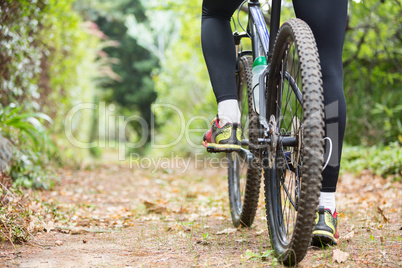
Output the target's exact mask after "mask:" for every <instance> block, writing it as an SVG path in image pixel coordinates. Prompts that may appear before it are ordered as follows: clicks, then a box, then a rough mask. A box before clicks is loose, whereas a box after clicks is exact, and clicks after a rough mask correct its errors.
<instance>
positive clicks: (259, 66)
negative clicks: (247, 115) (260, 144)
mask: <svg viewBox="0 0 402 268" xmlns="http://www.w3.org/2000/svg"><path fill="white" fill-rule="evenodd" d="M266 66H267V59H266V58H265V57H264V56H260V57H258V58H256V59H255V61H254V63H253V106H254V111H256V112H257V113H258V114H259V113H260V87H259V84H260V75H261V73H262V71H263V70H264V69H265V67H266Z"/></svg>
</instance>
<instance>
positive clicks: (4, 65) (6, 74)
mask: <svg viewBox="0 0 402 268" xmlns="http://www.w3.org/2000/svg"><path fill="white" fill-rule="evenodd" d="M34 3H35V4H34ZM44 5H45V1H43V0H39V1H36V0H19V1H11V0H7V1H1V3H0V25H1V29H0V70H1V71H0V103H1V104H2V105H3V106H6V105H8V104H9V103H11V102H18V103H21V102H23V101H25V100H27V99H28V100H31V99H32V97H33V98H35V97H37V96H38V85H37V79H38V73H39V72H40V61H41V56H42V54H41V48H40V47H41V43H40V38H39V34H40V31H41V29H42V27H43V25H42V24H41V23H40V21H41V20H42V18H43V8H44ZM27 103H28V102H27ZM32 105H34V104H32Z"/></svg>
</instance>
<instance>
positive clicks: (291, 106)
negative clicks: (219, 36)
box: [207, 0, 324, 265]
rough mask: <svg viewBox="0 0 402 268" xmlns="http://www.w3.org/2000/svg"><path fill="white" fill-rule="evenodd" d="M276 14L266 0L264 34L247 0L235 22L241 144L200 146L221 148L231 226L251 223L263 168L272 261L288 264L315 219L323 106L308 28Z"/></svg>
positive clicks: (276, 5) (303, 247)
mask: <svg viewBox="0 0 402 268" xmlns="http://www.w3.org/2000/svg"><path fill="white" fill-rule="evenodd" d="M245 2H246V1H244V2H243V3H242V4H241V5H240V7H239V10H240V8H241V7H242V6H243V5H244V3H245ZM280 12H281V0H272V5H271V23H270V33H271V35H270V34H269V32H268V28H267V26H266V24H265V22H264V17H263V14H262V12H261V9H260V3H259V1H258V0H249V1H248V26H247V29H246V30H245V29H244V28H243V26H241V23H240V20H239V24H240V26H241V27H242V28H243V30H244V32H242V33H238V32H235V33H234V40H235V44H236V51H237V66H236V77H237V90H238V100H239V106H240V110H241V112H242V117H241V121H242V122H241V123H242V125H243V128H244V139H242V147H241V148H240V149H230V148H227V149H217V148H214V147H213V146H210V147H207V150H208V151H209V152H226V154H227V158H228V182H229V202H230V208H231V216H232V221H233V224H234V226H235V227H238V226H243V227H248V226H251V224H252V223H253V221H254V217H255V214H256V211H257V206H258V198H259V193H260V184H261V176H262V170H263V171H264V184H265V185H264V191H265V203H266V207H265V209H266V217H267V224H268V228H269V234H270V240H271V245H272V248H273V249H274V251H275V254H276V257H277V258H278V259H279V261H281V262H282V263H284V264H285V265H293V264H296V263H298V262H300V261H301V260H302V259H303V258H304V256H305V255H306V253H307V249H308V247H309V245H310V243H311V238H312V230H313V227H314V224H315V217H316V216H315V215H316V211H317V207H318V198H319V192H320V188H321V171H322V166H323V154H324V142H323V141H324V104H323V89H322V81H321V71H320V63H319V57H318V51H317V47H316V44H315V40H314V36H313V33H312V31H311V29H310V28H309V26H308V25H307V24H306V23H305V22H303V21H302V20H300V19H291V20H288V21H286V22H285V23H283V25H282V26H281V28H279V22H280ZM238 13H239V11H238ZM270 36H271V37H272V36H274V37H276V39H274V38H270ZM243 38H250V39H251V44H252V49H251V50H248V51H247V50H243V49H242V46H241V40H242V39H243ZM258 56H264V57H265V58H266V60H267V62H268V65H267V66H266V67H265V69H264V71H263V72H262V73H261V75H260V78H259V87H258V90H259V91H258V94H259V96H260V97H259V103H258V105H259V111H257V110H256V108H255V107H256V103H255V102H254V99H253V93H254V92H253V88H252V82H251V80H252V75H253V74H252V67H251V65H252V63H253V61H254V60H255V59H256V58H257V57H258ZM242 181H243V182H244V181H245V185H241V184H242Z"/></svg>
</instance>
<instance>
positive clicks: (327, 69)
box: [293, 0, 348, 229]
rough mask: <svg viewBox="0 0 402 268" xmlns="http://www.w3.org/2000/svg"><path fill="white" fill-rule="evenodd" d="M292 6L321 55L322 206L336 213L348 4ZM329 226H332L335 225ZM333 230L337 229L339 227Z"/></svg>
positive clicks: (323, 1)
mask: <svg viewBox="0 0 402 268" xmlns="http://www.w3.org/2000/svg"><path fill="white" fill-rule="evenodd" d="M293 4H294V8H295V13H296V16H297V17H298V18H301V19H302V20H304V21H305V22H307V24H308V25H309V26H310V28H311V29H312V31H313V33H314V37H315V39H316V42H317V47H318V52H319V54H320V61H321V67H322V76H323V77H322V79H323V88H324V104H325V132H326V136H327V137H329V138H330V139H331V141H332V155H331V158H330V160H329V163H328V166H327V167H326V168H325V170H324V171H323V172H322V176H323V182H322V189H321V196H320V205H323V206H324V207H325V208H330V209H331V211H332V213H334V212H335V190H336V184H337V181H338V176H339V168H340V160H341V153H342V143H343V137H344V132H345V123H346V102H345V95H344V92H343V65H342V49H343V42H344V36H345V30H346V21H347V4H348V2H347V0H339V1H332V0H310V1H301V0H293ZM327 145H328V144H327ZM320 211H322V210H320ZM335 216H336V215H335ZM323 218H325V217H323ZM330 224H332V225H333V223H330ZM335 225H336V224H335ZM334 227H335V229H336V226H334Z"/></svg>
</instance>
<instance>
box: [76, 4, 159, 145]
mask: <svg viewBox="0 0 402 268" xmlns="http://www.w3.org/2000/svg"><path fill="white" fill-rule="evenodd" d="M75 9H76V10H78V11H79V12H80V13H81V14H82V15H83V16H84V17H86V18H89V19H91V20H93V21H94V22H95V23H96V24H97V25H98V26H99V29H100V30H101V31H102V32H103V33H104V34H105V38H108V39H110V40H115V45H113V46H109V47H106V48H104V52H106V53H107V55H108V56H109V57H111V58H112V59H113V63H114V64H113V66H112V68H113V71H114V72H115V73H116V74H117V77H116V79H114V80H109V81H106V82H103V83H102V84H101V87H102V88H103V89H104V90H105V93H104V94H102V97H103V100H106V101H107V102H108V103H116V104H117V105H119V106H121V109H119V110H120V111H125V112H124V113H123V115H125V116H131V115H133V114H139V115H140V116H141V117H142V118H143V119H145V121H146V123H147V124H148V126H149V125H150V124H151V118H152V112H151V104H152V103H153V102H154V101H155V99H156V92H155V90H154V82H153V80H152V71H153V70H154V69H155V68H157V67H158V58H157V57H156V56H155V55H154V54H153V53H151V51H150V50H149V48H147V47H143V46H141V45H139V41H138V40H140V39H142V38H143V36H141V35H139V34H138V33H135V36H132V35H130V34H129V33H128V30H129V29H128V26H127V25H126V21H127V18H131V19H134V20H135V21H138V22H141V23H142V22H143V23H148V20H147V16H146V14H145V9H144V7H143V5H142V2H141V1H140V0H118V1H112V0H108V1H98V0H91V1H80V2H76V3H75ZM131 125H132V126H133V127H134V129H135V130H136V132H137V134H138V135H141V134H142V133H143V129H142V126H141V125H140V124H139V123H138V122H134V121H133V122H131ZM149 138H150V137H149V136H148V137H147V139H148V140H149Z"/></svg>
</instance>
